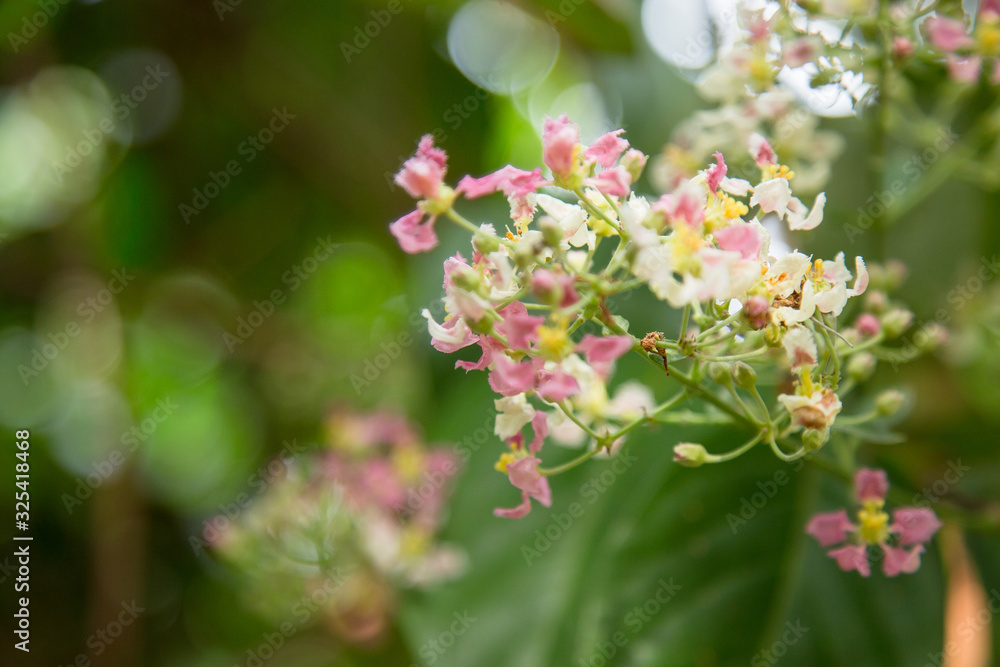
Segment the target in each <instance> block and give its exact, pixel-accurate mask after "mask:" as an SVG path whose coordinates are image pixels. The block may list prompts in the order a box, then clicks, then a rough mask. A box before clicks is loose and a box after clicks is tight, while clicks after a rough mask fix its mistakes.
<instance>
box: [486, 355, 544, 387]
mask: <svg viewBox="0 0 1000 667" xmlns="http://www.w3.org/2000/svg"><path fill="white" fill-rule="evenodd" d="M489 383H490V387H491V388H492V389H493V391H495V392H496V393H498V394H500V395H501V396H514V395H516V394H523V393H525V392H527V391H531V390H532V389H534V388H535V367H534V366H533V365H532V364H531V362H529V361H525V362H521V363H518V362H515V361H511V360H510V359H509V358H508V357H507V355H505V354H498V355H496V357H495V358H494V360H493V370H492V371H490V376H489Z"/></svg>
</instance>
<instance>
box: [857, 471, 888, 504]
mask: <svg viewBox="0 0 1000 667" xmlns="http://www.w3.org/2000/svg"><path fill="white" fill-rule="evenodd" d="M888 491H889V480H888V479H887V478H886V475H885V471H884V470H872V469H871V468H862V469H861V470H859V471H858V472H857V474H856V475H854V495H856V496H857V498H858V500H860V501H861V502H865V501H866V500H885V494H886V493H888Z"/></svg>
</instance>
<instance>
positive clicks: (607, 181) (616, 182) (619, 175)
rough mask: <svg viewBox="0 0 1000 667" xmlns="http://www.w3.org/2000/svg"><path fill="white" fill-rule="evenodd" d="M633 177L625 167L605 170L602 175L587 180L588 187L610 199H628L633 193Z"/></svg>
mask: <svg viewBox="0 0 1000 667" xmlns="http://www.w3.org/2000/svg"><path fill="white" fill-rule="evenodd" d="M631 184H632V175H631V174H630V173H628V171H626V170H625V167H615V168H614V169H605V170H604V171H602V172H601V173H599V174H597V175H596V176H593V177H591V178H588V179H587V185H589V186H590V187H592V188H594V189H596V190H599V191H600V192H603V193H604V194H606V195H608V196H609V197H628V193H629V192H631V189H630V186H631Z"/></svg>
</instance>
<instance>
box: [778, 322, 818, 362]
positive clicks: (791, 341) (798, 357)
mask: <svg viewBox="0 0 1000 667" xmlns="http://www.w3.org/2000/svg"><path fill="white" fill-rule="evenodd" d="M781 344H782V346H783V347H784V348H785V352H786V353H787V354H788V363H789V365H790V366H791V367H792V369H793V370H794V369H797V368H801V367H802V366H813V365H815V364H816V358H817V351H816V341H815V340H813V336H812V333H811V332H810V331H809V330H808V329H806V328H805V327H803V326H795V327H792V328H791V329H789V330H788V332H787V333H786V334H785V337H784V338H783V339H782V340H781Z"/></svg>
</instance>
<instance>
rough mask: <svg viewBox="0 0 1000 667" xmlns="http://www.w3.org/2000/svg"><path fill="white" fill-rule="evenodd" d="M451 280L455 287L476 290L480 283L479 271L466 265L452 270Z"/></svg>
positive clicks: (468, 290) (470, 290) (467, 290)
mask: <svg viewBox="0 0 1000 667" xmlns="http://www.w3.org/2000/svg"><path fill="white" fill-rule="evenodd" d="M451 282H452V284H453V285H455V287H458V288H460V289H463V290H465V291H466V292H477V291H479V288H480V286H481V285H482V281H481V280H480V278H479V273H478V272H477V271H475V270H474V269H471V268H466V267H461V268H459V269H456V270H454V271H452V273H451Z"/></svg>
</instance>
